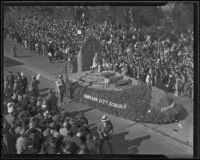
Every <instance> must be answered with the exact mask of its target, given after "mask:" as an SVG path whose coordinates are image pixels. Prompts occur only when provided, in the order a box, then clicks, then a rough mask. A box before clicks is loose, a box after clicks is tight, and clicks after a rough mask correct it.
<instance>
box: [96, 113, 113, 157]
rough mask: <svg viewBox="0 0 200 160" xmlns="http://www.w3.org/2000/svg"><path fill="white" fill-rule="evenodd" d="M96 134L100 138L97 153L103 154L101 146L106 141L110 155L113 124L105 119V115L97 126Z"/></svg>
mask: <svg viewBox="0 0 200 160" xmlns="http://www.w3.org/2000/svg"><path fill="white" fill-rule="evenodd" d="M97 132H98V133H99V136H100V143H99V152H100V153H103V145H104V142H105V141H107V143H108V146H109V149H110V153H111V154H112V144H111V135H112V133H113V124H112V122H111V121H110V120H109V119H108V118H107V117H106V115H103V116H102V118H101V122H100V123H99V124H98V128H97Z"/></svg>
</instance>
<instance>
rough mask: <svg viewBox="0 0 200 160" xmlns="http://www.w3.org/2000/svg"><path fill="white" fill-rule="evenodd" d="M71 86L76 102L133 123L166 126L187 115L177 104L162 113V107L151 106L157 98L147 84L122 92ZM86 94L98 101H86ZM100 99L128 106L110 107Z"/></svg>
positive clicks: (78, 85)
mask: <svg viewBox="0 0 200 160" xmlns="http://www.w3.org/2000/svg"><path fill="white" fill-rule="evenodd" d="M70 86H71V89H72V92H71V93H72V94H73V95H72V98H73V99H74V100H75V101H78V102H81V103H84V104H86V105H89V106H92V107H94V108H97V109H99V110H100V111H103V112H107V113H109V114H112V115H114V116H119V117H123V118H125V119H129V120H133V121H138V122H146V123H158V124H166V123H172V122H174V121H175V120H176V119H177V120H181V119H184V118H185V116H186V115H187V112H186V111H185V110H184V108H183V107H182V106H180V105H177V104H175V106H174V107H173V108H170V109H168V110H167V111H165V112H161V111H160V109H158V108H161V107H158V106H157V107H158V108H157V107H154V106H151V101H152V98H155V97H152V93H151V92H152V88H151V87H149V86H148V85H146V84H145V83H139V84H138V85H134V86H131V87H130V88H127V89H124V90H122V91H115V90H105V89H97V88H92V87H87V86H83V85H81V84H78V83H73V84H71V85H70ZM84 94H87V95H90V96H93V97H97V100H96V101H94V100H90V99H86V98H84ZM100 99H103V100H105V101H107V102H112V103H115V104H122V105H126V109H123V108H116V107H113V106H110V105H109V103H107V102H105V103H100ZM157 105H159V103H158V104H157ZM148 110H151V112H150V113H149V112H148Z"/></svg>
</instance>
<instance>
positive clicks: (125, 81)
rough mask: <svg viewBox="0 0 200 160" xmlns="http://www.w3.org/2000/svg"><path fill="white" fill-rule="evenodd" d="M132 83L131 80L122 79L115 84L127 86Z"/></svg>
mask: <svg viewBox="0 0 200 160" xmlns="http://www.w3.org/2000/svg"><path fill="white" fill-rule="evenodd" d="M131 82H132V80H131V79H120V80H118V81H117V83H116V84H115V86H116V87H117V86H125V85H127V84H130V83H131Z"/></svg>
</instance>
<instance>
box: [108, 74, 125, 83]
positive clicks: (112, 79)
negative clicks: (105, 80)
mask: <svg viewBox="0 0 200 160" xmlns="http://www.w3.org/2000/svg"><path fill="white" fill-rule="evenodd" d="M122 78H123V77H122V76H116V75H115V76H112V77H110V78H109V80H110V83H117V81H118V80H120V79H122Z"/></svg>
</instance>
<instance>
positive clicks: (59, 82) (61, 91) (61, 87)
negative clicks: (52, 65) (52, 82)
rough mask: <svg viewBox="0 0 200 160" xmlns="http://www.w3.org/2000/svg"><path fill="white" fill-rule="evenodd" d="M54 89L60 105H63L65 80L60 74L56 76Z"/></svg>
mask: <svg viewBox="0 0 200 160" xmlns="http://www.w3.org/2000/svg"><path fill="white" fill-rule="evenodd" d="M56 90H57V95H58V100H59V103H60V105H61V106H63V105H64V102H63V98H64V90H65V82H64V79H63V76H62V75H59V76H58V80H57V81H56Z"/></svg>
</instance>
